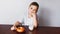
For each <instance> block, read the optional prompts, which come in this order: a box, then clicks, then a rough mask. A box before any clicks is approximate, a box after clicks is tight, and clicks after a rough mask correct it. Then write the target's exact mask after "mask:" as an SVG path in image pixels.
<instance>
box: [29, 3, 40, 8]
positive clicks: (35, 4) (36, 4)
mask: <svg viewBox="0 0 60 34" xmlns="http://www.w3.org/2000/svg"><path fill="white" fill-rule="evenodd" d="M31 5H34V6H37V9H38V8H39V4H38V3H37V2H32V3H31V4H30V6H31Z"/></svg>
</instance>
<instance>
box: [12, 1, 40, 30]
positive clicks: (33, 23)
mask: <svg viewBox="0 0 60 34" xmlns="http://www.w3.org/2000/svg"><path fill="white" fill-rule="evenodd" d="M38 8H39V5H38V3H37V2H32V3H31V4H30V5H29V8H28V14H27V16H26V15H25V16H24V17H23V19H22V20H18V21H17V22H16V23H15V24H14V25H13V26H12V27H11V30H16V26H18V25H19V24H20V23H22V22H24V24H22V25H27V26H28V28H29V30H33V29H34V28H37V26H38V18H37V11H38Z"/></svg>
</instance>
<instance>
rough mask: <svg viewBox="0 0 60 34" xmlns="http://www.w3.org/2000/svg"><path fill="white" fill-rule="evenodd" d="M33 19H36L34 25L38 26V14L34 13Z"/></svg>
mask: <svg viewBox="0 0 60 34" xmlns="http://www.w3.org/2000/svg"><path fill="white" fill-rule="evenodd" d="M33 21H34V27H35V28H37V25H38V20H37V15H36V14H33Z"/></svg>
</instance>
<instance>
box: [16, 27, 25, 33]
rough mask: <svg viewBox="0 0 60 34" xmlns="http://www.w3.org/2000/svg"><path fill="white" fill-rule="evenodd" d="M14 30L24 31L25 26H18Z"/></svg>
mask: <svg viewBox="0 0 60 34" xmlns="http://www.w3.org/2000/svg"><path fill="white" fill-rule="evenodd" d="M16 31H17V32H24V31H25V28H24V27H18V28H16Z"/></svg>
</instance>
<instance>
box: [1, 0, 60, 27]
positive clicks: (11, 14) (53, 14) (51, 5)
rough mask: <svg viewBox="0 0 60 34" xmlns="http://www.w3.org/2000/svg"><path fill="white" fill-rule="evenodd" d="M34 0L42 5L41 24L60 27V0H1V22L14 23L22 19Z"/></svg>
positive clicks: (40, 8)
mask: <svg viewBox="0 0 60 34" xmlns="http://www.w3.org/2000/svg"><path fill="white" fill-rule="evenodd" d="M32 1H36V2H38V3H39V5H40V7H39V10H38V16H39V25H40V26H54V27H60V4H59V3H60V2H59V1H60V0H0V24H14V23H15V22H16V21H17V20H19V19H21V18H22V17H23V14H26V13H27V9H28V5H29V4H30V3H31V2H32Z"/></svg>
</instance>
